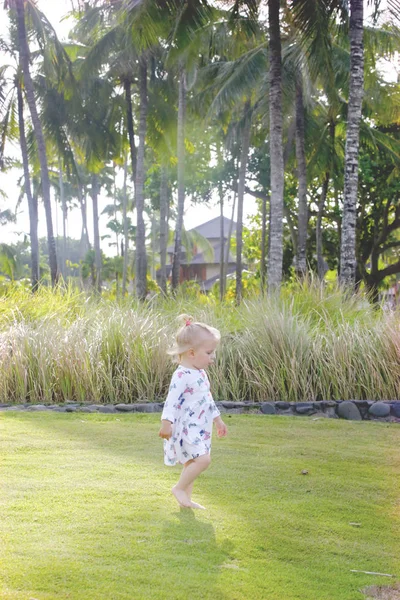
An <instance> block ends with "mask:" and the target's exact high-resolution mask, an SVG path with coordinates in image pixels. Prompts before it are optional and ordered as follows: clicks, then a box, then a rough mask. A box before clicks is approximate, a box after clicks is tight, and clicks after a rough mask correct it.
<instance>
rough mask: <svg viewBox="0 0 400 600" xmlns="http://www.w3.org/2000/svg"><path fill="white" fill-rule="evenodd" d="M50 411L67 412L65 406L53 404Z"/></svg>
mask: <svg viewBox="0 0 400 600" xmlns="http://www.w3.org/2000/svg"><path fill="white" fill-rule="evenodd" d="M52 412H63V413H65V412H67V409H66V407H65V406H55V407H54V408H53V410H52Z"/></svg>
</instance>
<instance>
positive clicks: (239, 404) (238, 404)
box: [222, 402, 246, 408]
mask: <svg viewBox="0 0 400 600" xmlns="http://www.w3.org/2000/svg"><path fill="white" fill-rule="evenodd" d="M222 406H223V407H224V408H242V407H243V406H246V405H245V403H244V402H222Z"/></svg>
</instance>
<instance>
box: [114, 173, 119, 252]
mask: <svg viewBox="0 0 400 600" xmlns="http://www.w3.org/2000/svg"><path fill="white" fill-rule="evenodd" d="M115 166H116V165H115V162H113V179H114V182H113V183H114V193H113V196H114V198H113V200H114V202H113V204H114V221H115V244H116V247H117V256H119V234H118V226H119V223H118V208H117V195H118V190H117V177H116V173H115Z"/></svg>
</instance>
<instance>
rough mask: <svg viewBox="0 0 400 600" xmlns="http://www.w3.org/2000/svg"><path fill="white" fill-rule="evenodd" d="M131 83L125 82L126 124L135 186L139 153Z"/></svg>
mask: <svg viewBox="0 0 400 600" xmlns="http://www.w3.org/2000/svg"><path fill="white" fill-rule="evenodd" d="M131 87H132V86H131V82H130V81H129V80H126V81H125V82H124V89H125V100H126V122H127V129H128V136H129V147H130V149H131V163H132V179H133V184H134V185H135V182H136V169H137V152H136V145H135V130H134V127H133V110H132V92H131Z"/></svg>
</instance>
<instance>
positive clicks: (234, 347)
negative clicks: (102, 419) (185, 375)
mask: <svg viewBox="0 0 400 600" xmlns="http://www.w3.org/2000/svg"><path fill="white" fill-rule="evenodd" d="M183 312H185V313H189V314H192V315H193V316H194V317H195V318H196V319H198V320H202V321H206V322H209V323H210V324H212V325H214V326H215V327H218V328H219V329H220V330H221V333H222V343H221V346H220V349H219V351H218V354H217V361H216V364H215V365H214V366H213V368H212V369H211V373H210V377H211V379H212V385H213V391H214V396H215V398H216V399H219V400H252V401H258V400H289V401H304V400H322V399H324V400H327V399H395V398H399V397H400V315H399V314H396V313H392V314H385V313H383V312H382V311H380V310H377V309H375V308H373V307H372V306H371V305H370V304H369V303H368V302H367V301H366V299H365V298H363V297H362V296H354V297H351V298H348V297H344V296H343V294H342V293H341V292H340V290H338V289H331V290H327V289H324V288H323V287H321V286H319V285H317V284H315V283H307V284H304V285H302V286H300V285H298V286H297V287H293V286H292V287H290V288H289V287H287V288H284V289H283V290H282V293H281V295H280V297H279V298H278V297H268V298H266V299H254V300H253V301H247V302H245V303H243V304H242V305H241V306H240V307H233V306H231V305H224V304H218V303H213V302H205V301H204V299H203V300H195V299H191V300H187V299H185V298H183V297H181V296H178V297H177V298H175V299H169V300H168V299H167V300H166V299H161V298H155V299H153V300H152V301H151V302H150V303H148V304H139V303H137V302H136V301H134V300H132V299H127V300H124V301H120V302H118V303H116V302H111V301H105V300H101V299H98V298H97V299H96V298H88V297H86V296H85V295H83V294H82V293H79V292H77V291H75V290H73V289H72V288H68V289H62V288H60V289H58V290H56V292H51V291H50V290H48V289H41V290H40V291H39V293H38V294H37V295H35V296H31V295H30V294H29V293H28V292H24V291H10V292H9V293H7V294H6V295H5V296H2V297H1V298H0V373H1V376H0V402H15V403H19V402H26V401H29V402H32V403H37V402H45V403H49V402H64V401H66V400H77V401H81V402H104V403H106V402H113V403H115V402H137V401H156V400H162V399H164V397H165V394H166V391H167V388H168V383H169V379H170V376H171V373H172V371H173V369H174V365H173V364H172V363H171V361H170V359H169V357H168V356H167V354H166V350H167V348H168V346H169V345H170V343H171V342H172V338H173V334H174V331H175V329H176V317H177V316H178V315H179V314H181V313H183Z"/></svg>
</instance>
